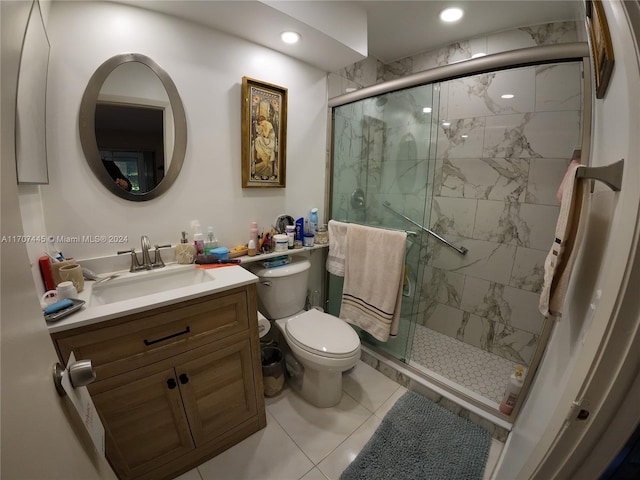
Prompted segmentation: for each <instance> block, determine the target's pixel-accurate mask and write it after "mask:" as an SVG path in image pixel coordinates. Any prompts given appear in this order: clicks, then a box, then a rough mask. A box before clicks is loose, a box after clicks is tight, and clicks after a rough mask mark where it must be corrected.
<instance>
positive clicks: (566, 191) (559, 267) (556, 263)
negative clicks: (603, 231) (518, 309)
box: [539, 164, 588, 317]
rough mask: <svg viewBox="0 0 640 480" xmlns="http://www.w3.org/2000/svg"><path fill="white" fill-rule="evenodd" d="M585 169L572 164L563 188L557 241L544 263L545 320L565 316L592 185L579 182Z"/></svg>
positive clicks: (541, 305) (542, 298)
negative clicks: (586, 201) (583, 218)
mask: <svg viewBox="0 0 640 480" xmlns="http://www.w3.org/2000/svg"><path fill="white" fill-rule="evenodd" d="M581 168H585V167H584V165H580V164H572V165H570V167H569V171H568V173H567V174H566V175H565V179H564V180H563V185H562V189H563V192H562V202H561V204H560V214H559V215H558V223H557V224H556V231H555V239H554V242H553V245H552V247H551V250H550V251H549V254H548V255H547V258H546V260H545V262H544V284H543V287H542V293H541V294H540V303H539V310H540V313H542V314H543V315H544V316H549V315H553V316H556V317H560V316H562V307H563V304H564V297H565V295H566V292H567V287H568V286H569V279H570V278H571V271H572V270H573V264H574V263H575V259H576V255H577V249H576V248H575V247H576V245H579V244H580V242H581V237H582V230H583V228H582V227H583V225H580V213H581V211H582V204H583V203H584V201H585V199H584V197H585V195H586V192H587V190H588V185H586V186H585V185H584V183H583V182H582V181H581V180H579V179H577V178H576V175H577V173H578V171H579V169H581Z"/></svg>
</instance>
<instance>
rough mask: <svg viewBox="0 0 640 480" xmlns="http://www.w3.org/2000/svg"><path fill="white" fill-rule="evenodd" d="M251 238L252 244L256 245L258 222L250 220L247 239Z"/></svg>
mask: <svg viewBox="0 0 640 480" xmlns="http://www.w3.org/2000/svg"><path fill="white" fill-rule="evenodd" d="M251 240H253V244H254V245H255V246H256V248H257V247H258V224H257V223H256V222H251V228H250V229H249V241H251Z"/></svg>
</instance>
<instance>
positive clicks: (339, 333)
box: [249, 256, 360, 407]
mask: <svg viewBox="0 0 640 480" xmlns="http://www.w3.org/2000/svg"><path fill="white" fill-rule="evenodd" d="M310 268H311V262H310V261H309V260H308V259H307V258H304V257H295V256H292V257H291V262H290V263H289V264H287V265H284V266H280V267H276V268H265V267H263V266H262V265H261V264H259V263H256V264H252V265H250V266H249V270H251V272H252V273H253V274H254V275H256V276H257V277H258V278H259V279H260V280H259V282H258V309H259V313H262V314H263V315H264V316H265V317H266V318H267V319H269V320H270V321H272V322H275V324H276V325H277V327H278V329H279V331H280V333H281V334H282V337H283V338H284V340H285V342H286V343H287V345H288V346H289V348H290V349H291V353H292V354H293V356H291V354H289V355H287V356H286V360H285V363H286V368H287V373H288V377H289V378H288V380H289V384H290V385H291V386H292V387H293V388H294V389H296V390H297V391H298V392H299V393H300V394H301V395H302V397H303V398H304V399H305V400H307V401H308V402H309V403H311V404H313V405H315V406H317V407H332V406H334V405H337V404H338V403H339V402H340V399H341V398H342V372H344V371H346V370H349V369H350V368H353V367H354V366H355V365H356V363H357V361H358V360H359V358H360V338H358V335H357V333H356V332H355V330H354V329H353V328H352V327H351V326H350V325H349V324H347V323H346V322H344V321H342V320H340V319H339V318H336V317H334V316H333V315H329V314H328V313H324V312H322V311H320V310H317V309H313V308H312V309H310V310H309V311H305V310H304V304H305V300H306V296H307V283H308V279H309V269H310Z"/></svg>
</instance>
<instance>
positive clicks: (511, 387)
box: [500, 365, 524, 415]
mask: <svg viewBox="0 0 640 480" xmlns="http://www.w3.org/2000/svg"><path fill="white" fill-rule="evenodd" d="M523 383H524V367H523V366H522V365H516V371H515V372H513V374H511V378H509V382H508V383H507V388H506V389H505V391H504V397H503V398H502V402H501V403H500V411H501V412H502V413H506V414H507V415H511V412H512V411H513V407H514V405H515V404H516V400H517V399H518V394H520V389H521V388H522V384H523Z"/></svg>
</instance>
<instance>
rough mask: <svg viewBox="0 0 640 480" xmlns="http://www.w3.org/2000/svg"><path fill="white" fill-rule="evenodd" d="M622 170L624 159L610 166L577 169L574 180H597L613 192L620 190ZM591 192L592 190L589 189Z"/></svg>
mask: <svg viewBox="0 0 640 480" xmlns="http://www.w3.org/2000/svg"><path fill="white" fill-rule="evenodd" d="M623 170H624V158H623V159H620V160H618V161H617V162H615V163H612V164H611V165H605V166H603V167H585V168H580V169H578V171H577V173H576V178H588V179H590V180H598V181H599V182H602V183H604V184H605V185H607V186H608V187H609V188H610V189H611V190H613V191H614V192H619V191H620V189H621V188H622V171H623ZM591 191H593V188H592V189H591Z"/></svg>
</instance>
